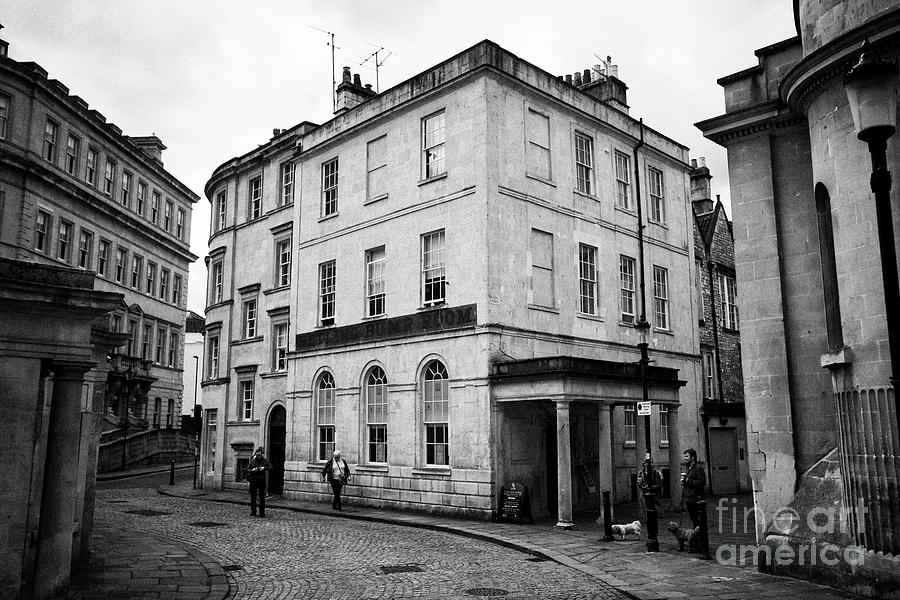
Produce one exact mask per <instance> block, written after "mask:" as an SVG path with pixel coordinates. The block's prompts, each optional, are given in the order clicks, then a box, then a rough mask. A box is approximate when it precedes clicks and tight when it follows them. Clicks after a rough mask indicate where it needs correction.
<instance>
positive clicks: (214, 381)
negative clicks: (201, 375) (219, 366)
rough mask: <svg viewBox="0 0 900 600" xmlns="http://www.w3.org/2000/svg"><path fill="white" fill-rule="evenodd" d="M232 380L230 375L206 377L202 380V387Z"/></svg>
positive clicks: (222, 383)
mask: <svg viewBox="0 0 900 600" xmlns="http://www.w3.org/2000/svg"><path fill="white" fill-rule="evenodd" d="M229 381H231V378H230V377H216V378H215V379H204V380H203V381H201V382H200V387H206V386H208V385H225V384H226V383H228V382H229Z"/></svg>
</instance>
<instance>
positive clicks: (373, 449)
mask: <svg viewBox="0 0 900 600" xmlns="http://www.w3.org/2000/svg"><path fill="white" fill-rule="evenodd" d="M366 425H367V434H368V440H367V444H368V448H369V462H370V463H386V462H387V377H385V375H384V369H382V368H381V367H372V369H371V370H370V371H369V374H368V375H367V376H366Z"/></svg>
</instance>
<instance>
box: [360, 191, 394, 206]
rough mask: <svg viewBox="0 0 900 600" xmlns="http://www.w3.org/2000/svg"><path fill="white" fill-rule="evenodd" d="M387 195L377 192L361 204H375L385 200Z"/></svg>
mask: <svg viewBox="0 0 900 600" xmlns="http://www.w3.org/2000/svg"><path fill="white" fill-rule="evenodd" d="M387 197H388V195H387V194H378V195H377V196H374V197H372V198H369V199H368V200H366V201H365V202H363V206H368V205H369V204H375V203H376V202H381V201H382V200H386V199H387Z"/></svg>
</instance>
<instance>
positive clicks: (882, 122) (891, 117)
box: [844, 40, 900, 427]
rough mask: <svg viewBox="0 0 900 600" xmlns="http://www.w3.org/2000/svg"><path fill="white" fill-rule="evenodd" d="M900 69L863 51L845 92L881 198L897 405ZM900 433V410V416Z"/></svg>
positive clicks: (879, 218)
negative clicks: (894, 184) (893, 167)
mask: <svg viewBox="0 0 900 600" xmlns="http://www.w3.org/2000/svg"><path fill="white" fill-rule="evenodd" d="M897 73H898V69H897V63H895V62H888V61H883V60H881V59H880V58H879V57H878V55H877V54H876V53H875V52H874V51H873V50H872V49H871V48H870V46H869V41H868V40H866V41H865V42H864V43H863V45H862V52H861V54H860V57H859V62H858V63H857V64H856V65H855V66H854V67H853V68H852V69H851V70H850V72H849V73H847V74H846V75H844V89H845V90H846V92H847V100H848V103H849V105H850V113H851V114H852V115H853V125H854V126H855V127H856V137H858V138H859V139H860V140H861V141H863V142H865V143H866V144H868V146H869V153H870V154H871V155H872V176H871V179H870V184H871V186H872V193H873V194H875V219H876V222H877V226H878V247H879V251H880V254H881V277H882V281H883V284H884V304H885V317H886V318H887V328H888V344H889V345H890V357H891V385H892V386H893V387H894V389H895V393H894V400H895V401H896V402H897V405H898V409H900V397H898V396H897V394H896V388H897V384H898V382H900V375H898V372H897V370H898V369H900V286H898V282H897V251H896V246H895V245H894V222H893V217H892V215H891V173H890V171H888V168H887V140H888V139H889V138H890V137H891V136H892V135H894V132H895V131H896V127H897ZM897 419H898V427H900V410H898V411H897Z"/></svg>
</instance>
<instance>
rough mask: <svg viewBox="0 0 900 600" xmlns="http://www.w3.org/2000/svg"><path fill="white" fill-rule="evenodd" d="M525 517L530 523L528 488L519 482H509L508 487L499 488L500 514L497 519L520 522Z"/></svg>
mask: <svg viewBox="0 0 900 600" xmlns="http://www.w3.org/2000/svg"><path fill="white" fill-rule="evenodd" d="M523 519H527V520H528V522H529V523H531V507H530V506H529V505H528V488H526V487H525V486H524V485H522V484H521V483H511V484H509V487H508V488H503V487H501V488H500V514H499V516H498V519H497V520H498V521H513V522H515V523H521V522H522V520H523Z"/></svg>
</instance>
